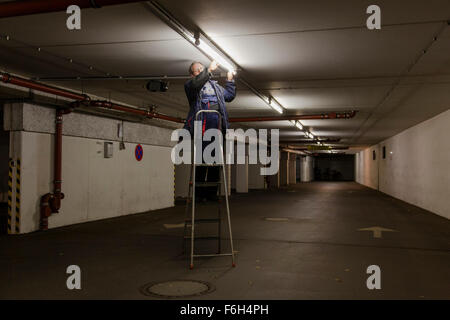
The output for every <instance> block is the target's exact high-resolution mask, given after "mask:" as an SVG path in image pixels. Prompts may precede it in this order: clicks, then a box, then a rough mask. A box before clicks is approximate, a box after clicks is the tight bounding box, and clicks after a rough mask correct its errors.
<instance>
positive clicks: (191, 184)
mask: <svg viewBox="0 0 450 320" xmlns="http://www.w3.org/2000/svg"><path fill="white" fill-rule="evenodd" d="M202 113H217V114H218V117H219V128H220V130H221V129H222V115H221V114H220V112H219V111H217V110H199V111H198V112H197V113H196V114H195V120H196V121H198V118H199V116H200V115H201V114H202ZM196 127H197V126H196V125H195V124H194V143H193V145H194V147H193V157H192V160H193V161H192V164H191V179H190V181H189V194H188V200H187V201H188V203H187V205H189V196H190V195H192V197H191V201H190V202H191V208H192V210H191V214H192V218H191V255H190V269H193V268H194V257H214V256H231V259H232V266H233V267H235V266H236V264H235V257H234V247H233V235H232V231H231V216H230V207H229V203H228V185H227V177H226V170H225V159H224V148H223V139H222V141H219V143H220V155H221V159H220V162H221V163H220V164H219V166H221V167H222V179H223V184H220V183H219V184H218V186H221V185H223V187H224V193H225V204H226V210H227V220H228V230H229V236H230V246H231V253H221V245H220V242H221V238H220V233H221V222H220V221H219V226H218V231H219V234H218V239H219V252H218V253H217V254H209V255H198V254H194V243H195V187H196V166H197V148H196V138H197V128H196ZM198 165H199V166H202V165H203V166H204V165H211V164H203V161H202V163H201V164H198ZM219 170H220V169H219ZM218 192H219V193H220V192H221V190H219V191H218ZM218 201H219V208H218V210H219V219H221V211H220V200H218ZM186 211H188V207H187V210H186ZM186 226H187V224H186V223H185V230H186Z"/></svg>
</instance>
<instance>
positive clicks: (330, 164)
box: [314, 153, 355, 181]
mask: <svg viewBox="0 0 450 320" xmlns="http://www.w3.org/2000/svg"><path fill="white" fill-rule="evenodd" d="M314 179H315V180H316V181H354V180H355V155H353V154H333V153H331V154H319V155H317V156H316V157H315V161H314Z"/></svg>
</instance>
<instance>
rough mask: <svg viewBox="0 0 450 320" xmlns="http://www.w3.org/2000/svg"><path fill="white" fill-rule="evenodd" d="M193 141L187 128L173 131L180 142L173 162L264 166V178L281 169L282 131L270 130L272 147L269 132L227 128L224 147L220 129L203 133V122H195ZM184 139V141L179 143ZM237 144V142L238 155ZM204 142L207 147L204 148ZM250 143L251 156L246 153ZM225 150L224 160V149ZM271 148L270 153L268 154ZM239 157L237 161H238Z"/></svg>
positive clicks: (173, 152) (173, 134) (176, 147)
mask: <svg viewBox="0 0 450 320" xmlns="http://www.w3.org/2000/svg"><path fill="white" fill-rule="evenodd" d="M194 128H195V129H194V132H195V134H194V139H192V137H191V134H190V132H189V131H188V130H186V129H177V130H174V131H173V132H172V136H171V140H172V141H178V143H177V144H176V145H175V146H174V147H173V148H172V153H171V159H172V162H173V163H174V164H176V165H178V164H182V163H184V164H192V163H195V164H201V163H206V164H246V163H247V155H248V164H257V163H258V160H259V163H260V164H262V165H263V166H264V167H262V168H261V169H260V174H261V175H273V174H276V173H277V172H278V168H279V130H278V129H271V130H270V146H269V143H268V136H267V134H268V130H267V129H260V130H258V131H259V132H258V133H257V131H256V130H255V129H247V130H246V131H244V130H243V129H236V130H235V129H227V130H226V134H225V146H224V143H223V140H224V139H223V134H222V132H221V131H220V130H218V129H208V130H206V131H204V132H202V121H195V122H194ZM180 140H181V141H180ZM235 141H237V146H236V155H235V148H234V146H235ZM203 142H207V145H206V146H205V147H204V148H203V145H204V144H203ZM246 142H248V153H247V152H246V149H247V148H246ZM224 147H225V159H224V154H223V153H222V150H224ZM269 147H270V152H269ZM235 158H236V161H235Z"/></svg>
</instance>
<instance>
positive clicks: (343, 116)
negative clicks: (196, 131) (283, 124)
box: [229, 110, 357, 122]
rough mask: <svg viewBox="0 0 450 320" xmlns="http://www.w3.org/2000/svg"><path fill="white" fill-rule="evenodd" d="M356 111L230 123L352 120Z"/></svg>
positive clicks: (242, 120) (251, 119)
mask: <svg viewBox="0 0 450 320" xmlns="http://www.w3.org/2000/svg"><path fill="white" fill-rule="evenodd" d="M356 112H357V111H356V110H353V111H345V112H329V113H321V114H309V115H291V116H271V117H249V118H230V120H229V121H230V122H260V121H283V120H324V119H350V118H353V117H354V116H355V115H356Z"/></svg>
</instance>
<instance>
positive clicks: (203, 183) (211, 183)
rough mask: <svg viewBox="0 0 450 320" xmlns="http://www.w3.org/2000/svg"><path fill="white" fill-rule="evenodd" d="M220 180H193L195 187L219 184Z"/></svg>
mask: <svg viewBox="0 0 450 320" xmlns="http://www.w3.org/2000/svg"><path fill="white" fill-rule="evenodd" d="M221 184H222V182H221V181H217V182H201V181H196V182H195V186H196V187H215V186H219V185H221Z"/></svg>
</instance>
